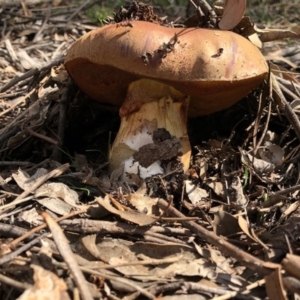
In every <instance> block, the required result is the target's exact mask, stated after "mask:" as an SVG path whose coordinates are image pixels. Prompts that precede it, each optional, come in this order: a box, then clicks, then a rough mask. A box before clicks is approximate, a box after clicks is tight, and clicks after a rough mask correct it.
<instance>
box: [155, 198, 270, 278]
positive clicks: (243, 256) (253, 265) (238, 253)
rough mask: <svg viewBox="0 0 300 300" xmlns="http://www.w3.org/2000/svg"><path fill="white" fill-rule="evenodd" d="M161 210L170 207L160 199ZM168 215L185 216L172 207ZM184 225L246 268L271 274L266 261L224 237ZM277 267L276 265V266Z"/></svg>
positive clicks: (200, 228) (198, 226) (188, 222)
mask: <svg viewBox="0 0 300 300" xmlns="http://www.w3.org/2000/svg"><path fill="white" fill-rule="evenodd" d="M157 204H158V206H159V208H161V209H166V208H167V207H168V205H169V203H167V202H166V201H165V200H163V199H159V200H158V202H157ZM168 213H169V214H171V215H172V216H176V217H180V218H182V217H184V214H182V213H181V212H179V211H178V210H177V209H176V208H175V207H173V206H171V207H169V209H168ZM183 225H184V226H185V227H187V228H188V229H190V230H191V231H192V232H194V233H195V234H196V235H197V236H199V237H200V238H202V239H203V240H205V241H206V242H209V243H211V244H213V245H214V246H216V247H218V248H219V249H220V250H221V251H223V252H224V253H226V254H228V255H230V256H232V257H234V258H235V259H236V260H238V261H239V262H241V263H242V264H243V265H244V266H246V267H248V268H249V269H251V270H253V271H256V272H258V273H259V274H261V275H266V274H270V273H271V272H272V269H269V268H267V267H266V266H265V265H264V264H265V263H264V261H262V260H260V259H258V258H256V257H254V256H252V255H251V254H249V253H247V252H245V251H243V250H241V249H239V248H237V247H235V246H234V245H232V244H230V243H229V242H228V241H227V240H225V238H224V237H222V236H218V235H216V234H215V233H213V232H210V231H208V230H207V229H205V228H204V227H202V226H200V225H198V224H197V223H195V222H193V221H185V222H183ZM274 265H275V264H274Z"/></svg>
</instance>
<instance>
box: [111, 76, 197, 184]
mask: <svg viewBox="0 0 300 300" xmlns="http://www.w3.org/2000/svg"><path fill="white" fill-rule="evenodd" d="M188 103H189V97H187V96H185V95H183V94H182V93H180V92H178V91H176V90H175V89H174V88H172V87H170V86H168V85H165V84H162V83H159V82H156V81H153V80H149V79H142V80H138V81H135V82H133V83H132V84H130V86H129V88H128V92H127V97H126V100H125V101H124V103H123V105H122V107H121V108H120V116H121V125H120V129H119V131H118V134H117V137H116V139H115V141H114V143H113V145H112V148H111V151H110V160H109V162H110V169H111V171H112V172H113V171H115V170H118V169H119V168H120V167H122V168H124V169H123V172H122V178H121V179H122V180H127V178H126V173H132V174H139V176H140V177H141V178H147V177H149V176H152V175H154V174H162V173H164V172H163V169H162V167H161V166H160V161H156V162H154V163H152V164H151V165H150V166H149V167H147V168H145V167H142V166H141V165H140V164H139V162H134V159H133V154H134V153H135V152H136V151H138V150H139V149H140V148H141V147H142V146H144V145H147V144H152V143H153V132H154V131H155V130H157V129H158V128H164V129H166V130H167V131H168V132H169V133H170V134H171V136H173V137H176V138H178V139H179V140H180V143H181V148H180V150H179V152H181V153H182V156H181V162H182V164H183V169H184V170H187V169H188V167H189V162H190V156H191V146H190V142H189V138H188V134H187V125H186V124H187V111H188Z"/></svg>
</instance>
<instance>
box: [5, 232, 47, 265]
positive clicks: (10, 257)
mask: <svg viewBox="0 0 300 300" xmlns="http://www.w3.org/2000/svg"><path fill="white" fill-rule="evenodd" d="M47 234H49V233H48V232H45V233H44V234H42V235H40V236H38V237H36V238H35V239H33V240H32V241H30V242H28V243H27V244H25V245H23V246H22V247H20V248H19V249H17V250H15V251H13V252H11V253H9V254H7V255H5V256H3V257H1V258H0V265H3V264H5V263H7V262H9V261H11V260H13V259H14V258H15V257H17V256H18V255H19V254H21V253H22V252H24V251H26V250H28V249H30V248H31V247H32V246H34V245H35V244H37V243H38V242H39V241H40V239H41V238H43V237H44V236H46V235H47Z"/></svg>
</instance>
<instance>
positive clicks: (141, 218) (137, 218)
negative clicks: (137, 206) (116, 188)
mask: <svg viewBox="0 0 300 300" xmlns="http://www.w3.org/2000/svg"><path fill="white" fill-rule="evenodd" d="M97 201H98V202H99V203H100V205H102V206H103V207H104V208H105V209H106V210H108V211H109V212H110V213H112V214H114V215H117V216H119V217H120V218H122V219H123V220H126V221H129V222H132V223H134V224H138V225H139V226H147V225H150V224H152V223H153V222H155V220H154V219H152V218H150V217H148V216H147V215H145V214H142V213H140V212H138V211H119V210H117V209H115V208H114V207H112V206H111V205H110V203H106V202H105V201H104V200H103V199H101V198H97Z"/></svg>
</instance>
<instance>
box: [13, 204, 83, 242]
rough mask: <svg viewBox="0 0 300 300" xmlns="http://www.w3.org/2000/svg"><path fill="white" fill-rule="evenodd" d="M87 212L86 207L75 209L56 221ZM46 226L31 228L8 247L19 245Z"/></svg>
mask: <svg viewBox="0 0 300 300" xmlns="http://www.w3.org/2000/svg"><path fill="white" fill-rule="evenodd" d="M85 212H86V209H84V210H79V211H73V212H71V213H69V214H67V215H65V216H62V217H60V218H57V219H56V220H55V221H56V222H60V221H63V220H66V219H68V218H71V217H73V216H76V215H80V214H83V213H85ZM46 227H47V224H42V225H40V226H37V227H35V228H33V229H31V230H30V231H28V232H26V233H25V234H24V235H22V236H20V237H19V238H17V239H15V240H13V241H12V242H10V243H9V244H8V247H10V248H15V247H16V246H17V244H18V243H20V242H22V241H23V240H25V239H27V238H28V237H30V236H31V235H32V234H34V233H35V232H38V231H40V230H42V229H44V228H46Z"/></svg>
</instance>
